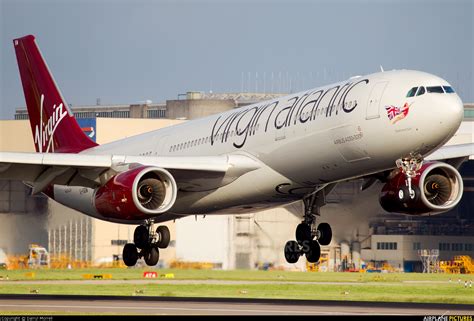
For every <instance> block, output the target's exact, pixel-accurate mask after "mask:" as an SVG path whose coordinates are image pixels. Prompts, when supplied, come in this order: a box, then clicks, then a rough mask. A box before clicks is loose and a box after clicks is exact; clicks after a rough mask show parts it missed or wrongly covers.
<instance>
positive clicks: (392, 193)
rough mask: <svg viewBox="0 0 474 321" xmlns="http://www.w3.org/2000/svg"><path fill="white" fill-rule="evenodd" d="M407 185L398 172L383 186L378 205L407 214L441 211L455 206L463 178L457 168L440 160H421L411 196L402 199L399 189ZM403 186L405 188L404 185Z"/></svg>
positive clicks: (461, 189)
mask: <svg viewBox="0 0 474 321" xmlns="http://www.w3.org/2000/svg"><path fill="white" fill-rule="evenodd" d="M404 186H406V179H405V175H404V174H403V173H402V172H400V173H398V174H397V175H396V176H395V177H393V178H392V179H391V180H390V181H388V182H387V183H386V184H385V185H384V186H383V188H382V192H381V194H380V198H379V201H380V205H382V207H383V209H384V210H386V211H387V212H395V213H403V214H410V215H426V214H440V213H443V212H446V211H448V210H450V209H452V208H453V207H455V206H456V205H457V204H458V203H459V201H460V200H461V197H462V193H463V181H462V177H461V175H460V174H459V172H458V170H457V169H456V168H454V167H452V166H451V165H449V164H446V163H441V162H427V163H424V164H423V166H422V167H421V169H420V170H419V171H418V172H417V175H416V177H414V178H413V179H412V186H413V189H414V190H415V191H416V192H417V193H416V194H417V195H415V197H414V198H410V197H408V198H407V199H406V198H403V192H400V190H401V189H402V188H403V187H404ZM405 188H406V187H405Z"/></svg>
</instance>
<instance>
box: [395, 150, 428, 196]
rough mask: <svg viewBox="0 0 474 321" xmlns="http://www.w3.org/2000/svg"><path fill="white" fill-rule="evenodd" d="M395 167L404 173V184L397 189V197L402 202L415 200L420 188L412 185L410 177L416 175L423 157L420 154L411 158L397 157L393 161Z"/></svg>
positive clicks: (421, 164)
mask: <svg viewBox="0 0 474 321" xmlns="http://www.w3.org/2000/svg"><path fill="white" fill-rule="evenodd" d="M395 163H396V165H397V167H398V168H399V169H400V170H401V171H402V173H403V174H405V177H406V179H405V185H402V186H401V187H400V189H399V190H398V199H399V200H400V201H401V202H402V203H406V202H408V201H416V200H417V199H418V197H420V193H421V191H420V188H419V187H418V186H416V185H412V179H413V178H415V177H416V173H417V172H418V171H419V170H420V169H421V167H422V166H423V158H422V157H421V156H412V157H411V158H401V159H397V161H396V162H395Z"/></svg>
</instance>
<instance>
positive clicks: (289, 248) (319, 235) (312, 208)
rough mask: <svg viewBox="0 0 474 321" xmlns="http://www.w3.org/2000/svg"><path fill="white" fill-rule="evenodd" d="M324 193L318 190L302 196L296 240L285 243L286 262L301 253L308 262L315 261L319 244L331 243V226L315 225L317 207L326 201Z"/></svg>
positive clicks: (296, 258)
mask: <svg viewBox="0 0 474 321" xmlns="http://www.w3.org/2000/svg"><path fill="white" fill-rule="evenodd" d="M324 195H325V194H324V190H320V191H318V192H314V193H312V194H309V195H307V196H305V197H304V198H303V203H304V219H303V222H301V223H300V224H299V225H298V226H297V227H296V233H295V234H296V235H295V236H296V241H288V242H286V245H285V259H286V261H287V262H288V263H296V262H298V259H299V258H300V256H302V255H306V260H308V262H310V263H316V262H318V261H319V258H320V256H321V245H329V243H331V239H332V230H331V226H330V225H329V224H328V223H321V224H319V225H318V226H317V227H316V216H317V215H320V214H319V209H320V207H321V206H323V205H325V203H326V202H325V197H324ZM314 238H316V239H314Z"/></svg>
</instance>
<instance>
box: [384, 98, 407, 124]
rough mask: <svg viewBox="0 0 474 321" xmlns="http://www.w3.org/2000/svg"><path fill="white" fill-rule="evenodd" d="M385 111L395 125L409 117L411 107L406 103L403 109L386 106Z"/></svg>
mask: <svg viewBox="0 0 474 321" xmlns="http://www.w3.org/2000/svg"><path fill="white" fill-rule="evenodd" d="M385 110H386V111H387V116H388V119H390V120H391V121H392V124H395V123H396V122H398V121H399V120H402V119H403V118H405V117H406V116H407V115H408V111H409V110H410V105H408V103H405V104H404V105H403V107H397V106H393V105H390V106H385Z"/></svg>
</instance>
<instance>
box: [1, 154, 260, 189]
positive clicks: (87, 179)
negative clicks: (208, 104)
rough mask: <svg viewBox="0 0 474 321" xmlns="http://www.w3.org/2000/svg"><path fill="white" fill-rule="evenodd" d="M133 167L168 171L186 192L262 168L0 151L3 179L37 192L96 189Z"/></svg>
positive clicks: (209, 159)
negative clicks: (108, 176)
mask: <svg viewBox="0 0 474 321" xmlns="http://www.w3.org/2000/svg"><path fill="white" fill-rule="evenodd" d="M130 164H141V165H147V166H156V167H160V168H164V169H166V170H168V171H169V172H170V173H171V174H172V175H173V177H174V178H175V180H176V183H177V185H178V188H180V189H181V190H185V191H203V190H210V189H215V188H218V187H220V186H224V185H227V184H229V183H230V182H232V181H234V180H235V179H237V178H238V177H239V176H241V175H243V174H245V173H247V172H250V171H253V170H255V169H257V168H259V167H260V164H259V163H257V162H256V161H255V160H253V159H252V158H250V157H248V156H245V155H222V156H189V157H188V156H174V157H167V156H157V157H151V156H125V155H91V154H69V153H68V154H60V153H54V154H50V153H9V152H0V179H11V180H21V181H26V182H28V183H29V184H30V185H32V186H33V193H39V192H41V191H43V190H44V189H45V188H46V187H47V186H49V185H51V184H58V185H70V186H85V187H92V188H94V187H97V186H100V185H102V184H104V183H105V182H104V181H103V174H105V173H107V172H111V173H112V174H114V173H118V172H121V171H123V170H126V168H127V166H128V165H130ZM101 177H102V179H101Z"/></svg>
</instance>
